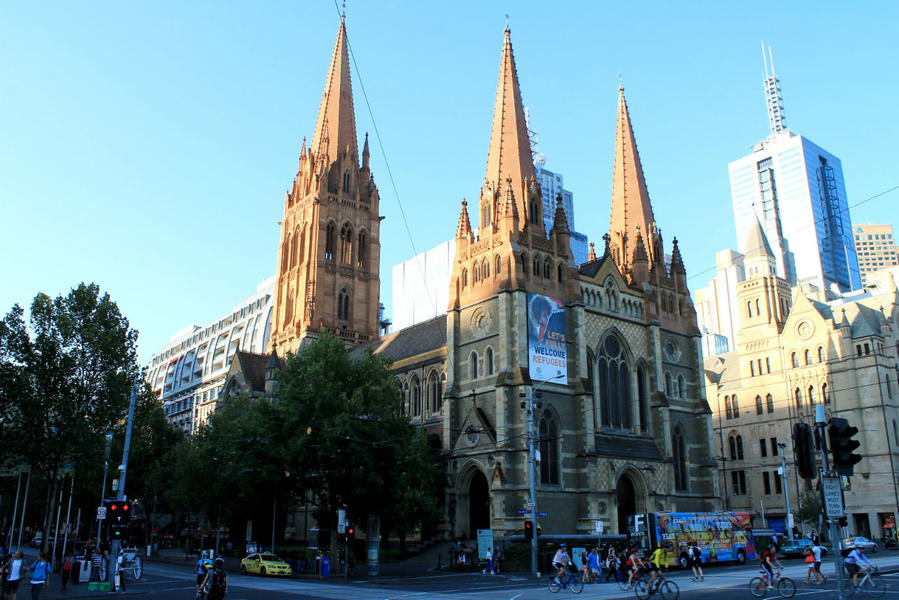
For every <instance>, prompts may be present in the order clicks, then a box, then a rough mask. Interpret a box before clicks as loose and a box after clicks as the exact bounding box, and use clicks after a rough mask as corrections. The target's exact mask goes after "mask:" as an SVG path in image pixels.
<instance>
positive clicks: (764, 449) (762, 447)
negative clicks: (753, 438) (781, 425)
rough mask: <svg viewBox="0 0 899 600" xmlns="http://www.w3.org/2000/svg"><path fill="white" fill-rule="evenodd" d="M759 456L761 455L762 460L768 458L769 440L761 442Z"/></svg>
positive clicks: (761, 440)
mask: <svg viewBox="0 0 899 600" xmlns="http://www.w3.org/2000/svg"><path fill="white" fill-rule="evenodd" d="M759 455H761V457H762V458H765V457H767V456H768V440H766V439H765V438H762V439H760V440H759Z"/></svg>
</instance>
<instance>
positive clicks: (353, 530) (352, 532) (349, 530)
mask: <svg viewBox="0 0 899 600" xmlns="http://www.w3.org/2000/svg"><path fill="white" fill-rule="evenodd" d="M346 532H347V533H348V534H349V535H353V534H354V533H356V530H355V529H354V528H352V527H350V528H349V529H347V530H346Z"/></svg>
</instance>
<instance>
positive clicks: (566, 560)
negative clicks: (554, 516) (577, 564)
mask: <svg viewBox="0 0 899 600" xmlns="http://www.w3.org/2000/svg"><path fill="white" fill-rule="evenodd" d="M570 564H571V557H570V556H568V549H567V548H566V547H565V542H562V543H561V544H559V549H558V550H556V554H555V556H553V566H554V567H555V568H556V569H558V571H559V572H558V573H557V574H556V581H557V582H558V583H561V584H564V583H565V579H566V578H567V577H568V565H570Z"/></svg>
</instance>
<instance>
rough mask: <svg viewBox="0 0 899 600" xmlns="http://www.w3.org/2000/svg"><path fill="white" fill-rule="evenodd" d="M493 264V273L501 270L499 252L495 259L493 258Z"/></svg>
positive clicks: (501, 261)
mask: <svg viewBox="0 0 899 600" xmlns="http://www.w3.org/2000/svg"><path fill="white" fill-rule="evenodd" d="M494 262H495V266H494V267H493V274H494V275H499V274H500V273H502V270H503V259H502V258H500V256H499V254H497V255H496V259H495V260H494Z"/></svg>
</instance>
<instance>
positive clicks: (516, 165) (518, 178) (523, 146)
mask: <svg viewBox="0 0 899 600" xmlns="http://www.w3.org/2000/svg"><path fill="white" fill-rule="evenodd" d="M507 179H508V180H511V184H512V191H513V193H514V195H515V200H516V203H517V204H518V212H519V214H521V215H527V214H528V207H527V206H526V204H525V202H526V199H527V191H528V186H529V185H530V182H531V181H533V180H535V173H534V162H533V159H532V157H531V145H530V140H529V138H528V128H527V123H526V118H525V112H524V106H523V105H522V102H521V89H520V88H519V86H518V71H517V70H516V68H515V56H514V55H513V54H512V37H511V32H510V31H509V28H508V27H506V31H505V41H504V42H503V55H502V59H501V60H500V67H499V82H498V83H497V87H496V104H495V106H494V108H493V128H492V129H491V132H490V149H489V150H488V152H487V174H486V176H485V182H486V183H487V184H488V185H490V186H491V187H492V188H493V189H494V190H505V189H506V187H507V185H506V180H507Z"/></svg>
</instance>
